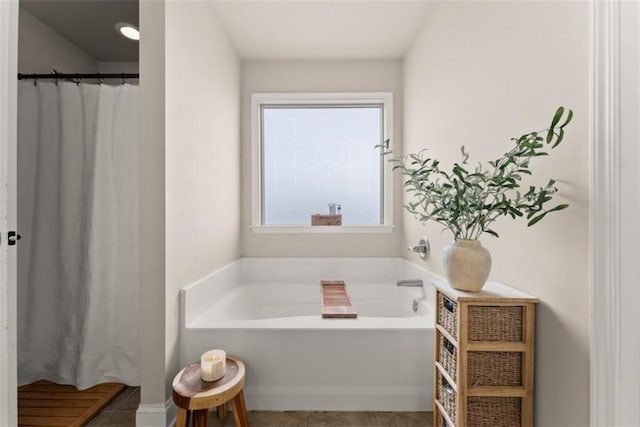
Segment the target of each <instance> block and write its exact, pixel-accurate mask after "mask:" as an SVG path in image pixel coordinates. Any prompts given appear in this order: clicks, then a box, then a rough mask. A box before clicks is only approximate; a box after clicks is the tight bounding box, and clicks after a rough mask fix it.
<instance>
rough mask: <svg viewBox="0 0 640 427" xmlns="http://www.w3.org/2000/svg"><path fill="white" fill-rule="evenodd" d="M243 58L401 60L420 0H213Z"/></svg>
mask: <svg viewBox="0 0 640 427" xmlns="http://www.w3.org/2000/svg"><path fill="white" fill-rule="evenodd" d="M212 5H213V7H214V9H215V11H216V12H217V14H218V16H219V19H220V21H221V23H222V25H223V27H224V28H225V30H226V32H227V34H228V35H229V38H230V39H231V42H232V43H233V45H234V46H235V48H236V50H237V52H238V54H239V55H240V57H242V58H247V59H329V58H330V59H363V58H370V59H373V58H375V59H381V58H401V57H402V56H403V55H404V53H405V52H406V51H407V49H408V48H409V46H410V44H411V42H412V41H413V40H414V39H415V38H416V35H417V33H418V31H419V30H420V28H422V26H423V24H424V22H425V17H426V14H427V11H428V8H429V7H430V3H428V2H427V1H424V0H412V1H404V0H387V1H379V0H367V1H363V0H360V1H353V0H351V1H349V0H316V1H295V0H293V1H292V0H289V1H271V0H262V1H238V0H230V1H221V0H218V1H213V2H212Z"/></svg>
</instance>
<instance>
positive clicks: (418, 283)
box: [396, 279, 424, 287]
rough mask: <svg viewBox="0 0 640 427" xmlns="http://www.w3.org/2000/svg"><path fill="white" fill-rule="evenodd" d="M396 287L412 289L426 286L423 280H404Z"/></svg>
mask: <svg viewBox="0 0 640 427" xmlns="http://www.w3.org/2000/svg"><path fill="white" fill-rule="evenodd" d="M396 286H411V287H421V286H424V283H423V282H422V279H404V280H398V282H397V283H396Z"/></svg>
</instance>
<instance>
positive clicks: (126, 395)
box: [87, 387, 433, 427]
mask: <svg viewBox="0 0 640 427" xmlns="http://www.w3.org/2000/svg"><path fill="white" fill-rule="evenodd" d="M139 402H140V388H139V387H127V388H126V389H125V390H124V391H123V392H122V394H120V395H119V396H118V397H116V398H115V399H114V400H113V402H111V403H110V404H109V405H108V406H107V407H106V408H104V409H103V410H102V412H100V413H99V414H98V415H97V416H96V417H95V418H93V419H92V420H91V421H89V424H87V426H88V427H97V426H99V427H107V426H108V427H134V426H135V419H136V409H137V408H138V403H139ZM432 421H433V414H432V413H431V412H307V411H284V412H275V411H249V423H250V425H251V427H293V426H295V427H334V426H336V427H340V426H349V427H432V425H433V424H432ZM222 426H224V427H233V426H235V423H234V422H233V414H232V413H231V412H229V414H228V415H227V417H226V418H224V419H218V418H217V417H216V414H215V412H211V414H210V415H209V422H208V427H222Z"/></svg>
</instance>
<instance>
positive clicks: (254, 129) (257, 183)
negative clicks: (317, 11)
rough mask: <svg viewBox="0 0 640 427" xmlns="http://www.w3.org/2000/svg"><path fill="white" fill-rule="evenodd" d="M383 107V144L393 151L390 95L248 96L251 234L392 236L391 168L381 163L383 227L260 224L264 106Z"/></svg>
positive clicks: (356, 93) (391, 102)
mask: <svg viewBox="0 0 640 427" xmlns="http://www.w3.org/2000/svg"><path fill="white" fill-rule="evenodd" d="M371 104H380V105H382V110H383V111H382V121H383V123H382V128H383V137H382V140H383V141H387V140H388V141H389V143H388V147H387V149H388V150H392V149H393V93H392V92H318V93H315V92H287V93H283V92H279V93H272V92H258V93H252V94H251V226H250V228H251V229H252V230H253V232H254V233H286V234H289V233H313V234H315V233H336V234H344V233H357V234H359V233H370V234H374V233H391V232H392V231H393V228H394V223H393V187H394V182H393V181H394V179H393V166H392V165H391V163H390V162H388V161H386V160H384V161H383V162H382V168H381V169H382V170H381V173H382V175H383V180H382V181H383V183H382V185H381V189H382V195H381V196H382V197H381V200H382V203H381V207H382V218H383V222H382V224H370V225H339V226H330V225H323V226H312V225H265V224H263V223H262V216H263V215H262V199H263V186H262V122H261V120H262V114H261V110H262V107H263V106H264V105H278V106H287V105H291V106H292V107H293V106H297V107H300V106H309V107H313V106H331V105H337V106H358V105H363V106H365V105H369V106H370V105H371Z"/></svg>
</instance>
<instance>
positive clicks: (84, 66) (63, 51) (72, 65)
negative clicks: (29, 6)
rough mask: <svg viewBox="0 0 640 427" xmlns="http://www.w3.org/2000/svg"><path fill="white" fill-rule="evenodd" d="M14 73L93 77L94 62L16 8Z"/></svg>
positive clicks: (71, 44) (22, 10)
mask: <svg viewBox="0 0 640 427" xmlns="http://www.w3.org/2000/svg"><path fill="white" fill-rule="evenodd" d="M18 31H19V48H18V49H19V50H18V72H20V73H26V74H28V73H48V72H50V71H51V70H52V69H55V70H57V71H59V72H61V73H96V72H98V61H96V60H95V59H94V58H93V57H92V56H91V55H89V54H88V53H86V52H85V51H83V50H82V49H80V48H79V47H78V46H76V45H75V44H73V43H71V42H70V41H69V40H67V39H66V38H64V37H63V36H61V35H60V34H58V33H57V32H55V31H54V30H52V29H51V28H49V27H48V26H47V25H45V24H44V23H43V22H42V21H40V20H39V19H38V18H36V17H35V16H33V15H31V14H30V13H29V12H27V11H26V10H25V9H23V8H20V24H19V29H18Z"/></svg>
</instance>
